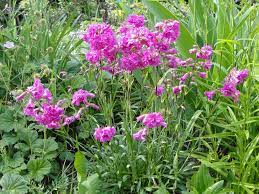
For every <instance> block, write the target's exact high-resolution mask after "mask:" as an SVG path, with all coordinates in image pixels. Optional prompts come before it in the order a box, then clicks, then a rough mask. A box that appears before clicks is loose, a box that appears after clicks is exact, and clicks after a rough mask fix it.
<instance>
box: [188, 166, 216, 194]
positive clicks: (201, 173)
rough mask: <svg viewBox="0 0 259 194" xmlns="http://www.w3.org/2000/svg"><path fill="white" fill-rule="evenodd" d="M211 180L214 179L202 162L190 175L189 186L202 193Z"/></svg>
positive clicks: (211, 182) (210, 183)
mask: <svg viewBox="0 0 259 194" xmlns="http://www.w3.org/2000/svg"><path fill="white" fill-rule="evenodd" d="M213 182H214V180H213V178H212V177H211V176H210V174H209V170H208V168H207V167H206V166H205V165H203V164H202V165H201V166H200V168H199V170H198V172H196V173H195V174H194V175H193V176H192V178H191V182H190V186H191V187H193V188H195V189H196V190H197V191H198V192H199V193H203V192H204V191H205V190H206V189H207V188H208V187H209V186H211V185H212V184H213Z"/></svg>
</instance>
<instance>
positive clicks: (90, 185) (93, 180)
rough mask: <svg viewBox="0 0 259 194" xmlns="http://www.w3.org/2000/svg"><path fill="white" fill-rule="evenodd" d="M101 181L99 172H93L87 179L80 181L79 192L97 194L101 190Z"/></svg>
mask: <svg viewBox="0 0 259 194" xmlns="http://www.w3.org/2000/svg"><path fill="white" fill-rule="evenodd" d="M101 185H102V184H101V181H100V179H99V176H98V174H93V175H91V176H89V177H87V179H86V180H84V181H83V182H81V183H80V186H79V190H78V193H79V194H97V193H101V192H100V187H101Z"/></svg>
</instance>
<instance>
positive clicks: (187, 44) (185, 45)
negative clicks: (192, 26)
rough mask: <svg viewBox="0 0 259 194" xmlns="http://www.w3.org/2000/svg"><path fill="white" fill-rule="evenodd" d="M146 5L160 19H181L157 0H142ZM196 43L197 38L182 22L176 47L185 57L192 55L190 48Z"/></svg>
mask: <svg viewBox="0 0 259 194" xmlns="http://www.w3.org/2000/svg"><path fill="white" fill-rule="evenodd" d="M142 2H143V3H144V5H145V6H146V7H147V8H148V10H149V11H150V12H151V13H152V14H153V15H154V16H155V17H156V18H157V19H159V20H165V19H174V20H178V21H179V19H178V18H177V17H176V16H175V15H174V14H173V13H172V12H170V11H169V10H168V9H167V8H166V7H164V6H163V5H162V4H161V3H159V2H158V1H156V0H142ZM194 44H195V40H194V39H193V37H192V36H191V34H190V32H189V31H188V29H187V28H186V27H185V26H184V25H183V24H180V37H179V39H178V40H177V41H176V47H177V49H178V50H179V51H180V53H181V54H182V55H183V56H184V57H186V58H187V57H191V55H190V54H189V49H191V48H192V46H193V45H194Z"/></svg>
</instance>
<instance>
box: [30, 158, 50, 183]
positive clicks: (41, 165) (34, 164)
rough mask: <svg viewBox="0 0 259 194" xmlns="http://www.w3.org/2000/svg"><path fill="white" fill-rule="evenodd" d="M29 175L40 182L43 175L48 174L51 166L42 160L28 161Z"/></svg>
mask: <svg viewBox="0 0 259 194" xmlns="http://www.w3.org/2000/svg"><path fill="white" fill-rule="evenodd" d="M27 168H28V171H29V175H30V177H31V178H32V179H34V180H36V181H41V180H42V179H43V178H44V175H47V174H49V173H50V169H51V164H50V162H49V161H47V160H44V159H36V160H30V161H29V162H28V164H27Z"/></svg>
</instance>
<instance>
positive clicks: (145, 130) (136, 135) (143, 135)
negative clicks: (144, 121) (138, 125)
mask: <svg viewBox="0 0 259 194" xmlns="http://www.w3.org/2000/svg"><path fill="white" fill-rule="evenodd" d="M147 134H148V128H143V129H140V130H139V131H138V132H136V133H134V134H133V139H134V140H136V141H144V140H145V139H146V136H147Z"/></svg>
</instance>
